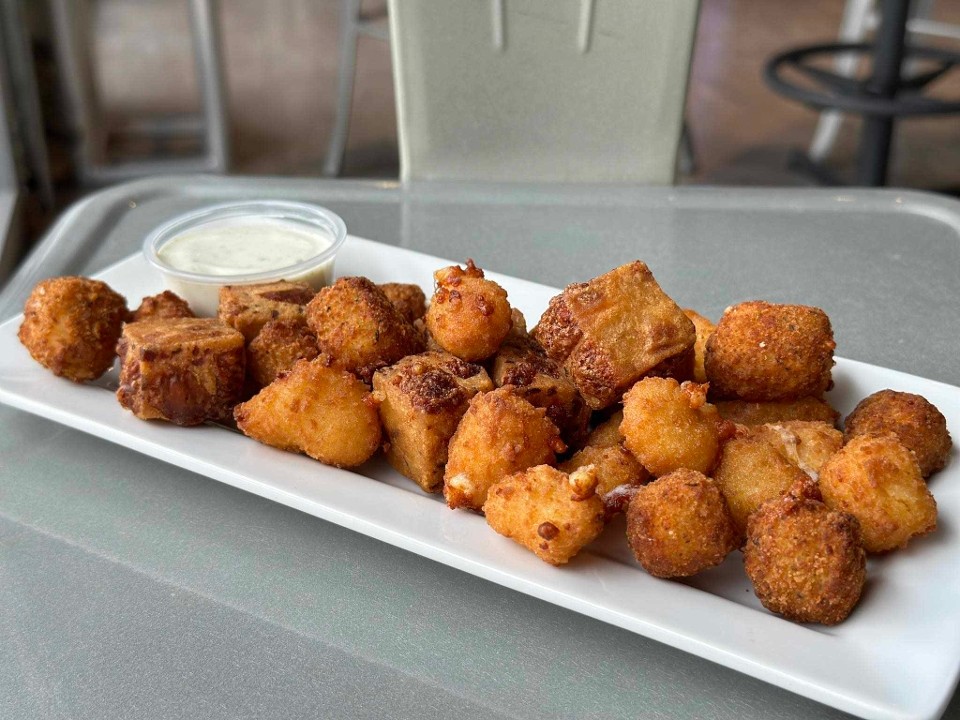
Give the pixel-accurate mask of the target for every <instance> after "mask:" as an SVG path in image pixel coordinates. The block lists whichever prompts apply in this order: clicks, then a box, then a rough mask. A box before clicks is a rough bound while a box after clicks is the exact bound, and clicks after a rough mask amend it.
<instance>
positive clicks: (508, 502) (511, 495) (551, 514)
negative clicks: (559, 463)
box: [483, 465, 604, 565]
mask: <svg viewBox="0 0 960 720" xmlns="http://www.w3.org/2000/svg"><path fill="white" fill-rule="evenodd" d="M595 486H596V477H595V476H594V473H593V469H592V468H590V467H589V466H588V467H585V468H581V469H579V470H576V471H574V472H573V473H572V474H570V475H567V474H566V473H564V472H561V471H560V470H556V469H555V468H552V467H550V466H549V465H538V466H536V467H531V468H529V469H527V470H523V471H521V472H518V473H516V474H513V475H509V476H507V477H505V478H504V479H502V480H500V481H499V482H497V483H495V484H494V485H493V486H492V487H491V488H490V493H489V495H488V497H487V500H486V502H485V503H484V505H483V512H484V514H485V515H486V517H487V523H488V524H489V525H490V527H491V528H493V529H494V530H495V531H496V532H498V533H500V534H501V535H504V536H506V537H508V538H510V539H511V540H513V541H514V542H517V543H519V544H520V545H523V546H524V547H526V548H528V549H529V550H531V551H533V552H534V553H536V555H537V557H539V558H540V559H541V560H544V561H545V562H548V563H550V564H551V565H563V564H565V563H567V562H569V561H570V559H571V558H572V557H573V556H574V555H576V554H577V553H578V552H580V550H581V549H582V548H583V547H584V546H585V545H587V544H588V543H590V542H592V541H593V540H594V539H595V538H596V537H597V536H598V535H599V534H600V533H601V532H602V531H603V527H604V520H603V502H601V500H600V498H599V497H597V495H596V493H595V492H594V488H595Z"/></svg>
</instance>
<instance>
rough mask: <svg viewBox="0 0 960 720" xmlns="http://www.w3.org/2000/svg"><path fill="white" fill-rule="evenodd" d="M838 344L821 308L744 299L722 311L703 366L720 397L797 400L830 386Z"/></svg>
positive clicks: (712, 386) (708, 345) (816, 394)
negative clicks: (834, 354) (742, 301)
mask: <svg viewBox="0 0 960 720" xmlns="http://www.w3.org/2000/svg"><path fill="white" fill-rule="evenodd" d="M835 347H836V343H835V342H834V341H833V329H832V328H831V327H830V319H829V318H828V317H827V314H826V313H825V312H824V311H823V310H821V309H820V308H815V307H808V306H806V305H775V304H772V303H767V302H762V301H752V302H744V303H740V304H739V305H734V306H733V307H729V308H727V310H726V311H725V312H724V313H723V317H722V318H720V322H719V323H718V324H717V327H716V330H714V332H713V334H712V335H711V336H710V338H709V339H708V340H707V351H706V357H705V360H704V367H705V369H706V373H707V379H708V380H709V381H710V389H711V392H712V393H714V394H715V395H716V396H717V397H718V398H720V397H723V398H740V399H742V400H753V401H758V402H760V401H770V400H796V399H798V398H802V397H807V396H820V395H822V394H823V393H824V392H826V391H827V390H828V389H830V387H831V385H832V380H831V369H832V368H833V350H834V348H835Z"/></svg>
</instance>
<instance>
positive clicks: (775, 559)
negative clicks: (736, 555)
mask: <svg viewBox="0 0 960 720" xmlns="http://www.w3.org/2000/svg"><path fill="white" fill-rule="evenodd" d="M743 562H744V568H745V569H746V571H747V576H748V577H749V578H750V582H751V583H753V589H754V592H756V594H757V597H758V598H759V599H760V602H761V603H762V604H763V606H764V607H765V608H767V609H768V610H770V611H771V612H775V613H777V614H779V615H783V616H784V617H786V618H788V619H790V620H794V621H796V622H816V623H822V624H824V625H835V624H837V623H839V622H840V621H842V620H844V619H845V618H846V617H847V616H848V615H849V614H850V612H851V611H852V610H853V608H854V607H855V606H856V604H857V602H858V601H859V600H860V595H861V594H862V592H863V586H864V583H865V582H866V574H867V573H866V557H865V553H864V551H863V547H862V546H861V544H860V527H859V523H858V522H857V519H856V518H855V517H854V516H853V515H850V514H849V513H846V512H838V511H836V510H831V509H829V508H828V507H827V506H826V505H824V504H823V503H822V502H818V501H816V500H813V499H809V498H799V497H795V496H793V495H790V494H788V495H785V496H783V497H779V498H775V499H773V500H769V501H767V502H765V503H764V504H763V505H761V506H760V508H759V509H758V510H757V511H756V512H755V513H753V514H752V515H751V516H750V521H749V523H748V524H747V542H746V544H745V545H744V548H743Z"/></svg>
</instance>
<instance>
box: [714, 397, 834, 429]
mask: <svg viewBox="0 0 960 720" xmlns="http://www.w3.org/2000/svg"><path fill="white" fill-rule="evenodd" d="M714 405H716V406H717V411H718V412H719V413H720V417H722V418H723V419H724V420H730V421H731V422H735V423H737V424H739V425H765V424H767V423H781V422H787V421H790V420H809V421H811V422H812V421H820V422H825V423H829V424H830V425H834V426H835V425H836V424H837V420H839V419H840V413H838V412H837V411H836V410H834V409H833V408H832V407H831V406H830V404H829V403H828V402H827V401H826V400H822V399H820V398H815V397H805V398H800V399H799V400H782V401H778V400H774V401H771V402H750V401H748V400H717V401H715V402H714Z"/></svg>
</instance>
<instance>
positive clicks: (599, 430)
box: [584, 408, 623, 447]
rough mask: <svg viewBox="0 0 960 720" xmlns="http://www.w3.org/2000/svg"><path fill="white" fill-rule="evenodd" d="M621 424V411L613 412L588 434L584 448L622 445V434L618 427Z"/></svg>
mask: <svg viewBox="0 0 960 720" xmlns="http://www.w3.org/2000/svg"><path fill="white" fill-rule="evenodd" d="M622 424H623V409H622V408H621V409H619V410H614V411H613V412H612V413H611V414H610V417H608V418H607V419H606V420H604V421H602V422H601V423H600V424H599V425H597V426H596V427H595V428H593V430H591V431H590V434H589V435H587V440H586V442H585V443H584V447H587V446H591V447H612V446H614V445H622V444H623V433H621V432H620V426H621V425H622Z"/></svg>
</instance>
